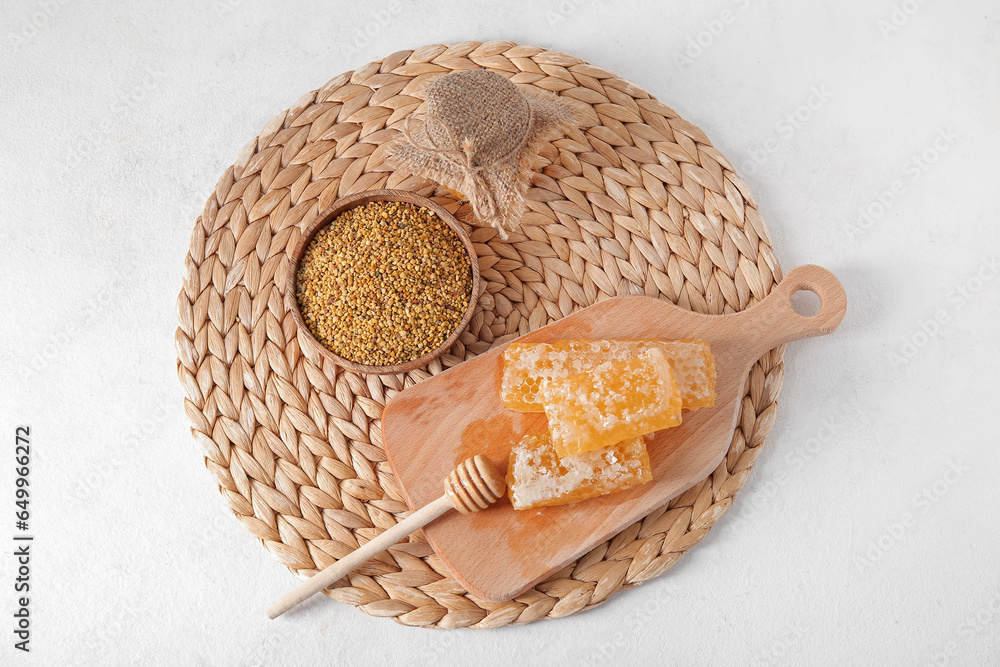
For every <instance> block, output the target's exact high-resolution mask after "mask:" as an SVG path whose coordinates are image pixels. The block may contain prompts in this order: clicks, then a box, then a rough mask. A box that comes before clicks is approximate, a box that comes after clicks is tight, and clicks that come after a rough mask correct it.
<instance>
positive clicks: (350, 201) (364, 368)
mask: <svg viewBox="0 0 1000 667" xmlns="http://www.w3.org/2000/svg"><path fill="white" fill-rule="evenodd" d="M373 201H389V202H409V203H411V204H416V205H417V206H423V207H424V208H426V209H429V210H431V211H433V212H434V213H435V214H436V215H437V216H438V217H439V218H441V219H442V220H444V222H445V223H446V224H447V225H448V226H449V227H451V228H452V229H453V230H454V231H455V233H456V234H458V238H460V239H462V245H464V246H465V252H466V254H467V255H468V257H469V265H470V266H471V267H472V294H471V295H470V296H469V305H468V307H467V308H466V309H465V315H464V316H463V317H462V321H461V322H459V323H458V326H457V327H455V330H454V331H453V332H452V333H451V335H450V336H448V338H447V339H446V340H445V341H444V342H443V343H442V344H441V345H439V346H438V347H437V348H436V349H434V350H432V351H430V352H428V353H427V354H425V355H423V356H422V357H418V358H417V359H413V360H412V361H407V362H406V363H402V364H394V365H392V366H371V365H368V364H359V363H358V362H356V361H351V360H349V359H344V358H343V357H341V356H339V355H337V354H334V353H333V352H331V351H330V349H329V348H328V347H326V346H325V345H323V343H321V342H320V341H319V340H318V339H317V338H316V337H315V336H314V335H313V332H312V330H310V329H309V327H308V325H306V323H305V320H303V319H302V311H301V310H300V309H299V300H298V297H297V296H296V290H295V282H296V277H297V275H298V272H299V262H300V261H302V255H304V254H305V252H306V248H307V247H309V242H310V241H312V239H313V236H315V235H316V232H318V231H319V230H321V229H322V228H323V227H325V226H326V225H328V224H329V223H330V222H332V221H333V220H334V219H336V217H337V216H338V215H340V214H341V213H343V212H344V211H347V210H349V209H352V208H355V207H356V206H362V205H363V204H367V203H369V202H373ZM290 267H291V268H290V270H289V272H288V280H287V282H286V283H285V305H286V306H287V307H288V310H289V311H291V313H292V319H294V320H295V325H296V326H297V327H298V329H299V340H300V341H301V342H303V344H305V345H309V346H310V347H312V348H313V349H314V350H316V351H317V352H318V353H319V354H320V355H322V356H324V357H326V358H327V359H329V360H331V361H333V362H334V363H335V364H337V365H338V366H341V367H343V368H346V369H347V370H351V371H357V372H358V373H376V374H379V375H390V374H393V373H406V372H408V371H412V370H415V369H417V368H423V367H424V366H426V365H427V364H429V363H430V362H432V361H433V360H435V359H437V358H438V357H440V356H441V355H442V354H444V353H445V352H446V351H448V350H449V349H450V348H451V346H452V345H454V344H455V341H456V340H458V336H459V335H460V334H461V333H462V332H463V331H465V328H466V327H467V326H469V321H470V320H471V319H472V313H473V312H474V311H475V309H476V301H477V298H478V295H479V260H478V258H477V256H476V249H475V248H474V247H473V245H472V240H471V239H470V238H469V235H468V234H467V233H466V232H465V230H464V229H463V228H462V225H461V224H459V222H458V220H456V219H455V216H453V215H452V214H451V213H449V212H448V211H446V210H445V209H444V207H442V206H440V205H439V204H436V203H434V202H433V201H431V200H430V199H427V198H426V197H421V196H420V195H417V194H414V193H412V192H407V191H405V190H368V191H366V192H359V193H357V194H353V195H348V196H347V197H343V198H341V199H338V200H337V201H335V202H334V203H333V205H331V206H330V207H329V208H328V209H326V210H325V211H323V212H322V213H320V214H319V215H318V216H316V218H315V219H314V220H312V221H311V222H310V223H309V224H307V225H306V226H305V229H304V230H303V232H302V236H301V237H300V238H299V243H298V245H296V246H295V251H294V252H293V253H292V256H291V263H290Z"/></svg>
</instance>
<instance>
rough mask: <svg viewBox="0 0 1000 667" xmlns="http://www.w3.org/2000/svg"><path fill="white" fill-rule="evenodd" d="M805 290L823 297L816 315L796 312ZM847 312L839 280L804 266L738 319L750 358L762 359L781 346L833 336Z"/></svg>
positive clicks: (812, 265) (808, 265) (820, 297)
mask: <svg viewBox="0 0 1000 667" xmlns="http://www.w3.org/2000/svg"><path fill="white" fill-rule="evenodd" d="M801 290H808V291H810V292H813V293H814V294H815V295H816V296H818V297H819V300H820V308H819V312H818V313H816V314H815V315H811V316H806V315H800V314H798V313H797V312H795V308H794V307H793V306H792V295H793V294H795V293H796V292H799V291H801ZM845 312H847V294H845V293H844V288H843V286H842V285H841V284H840V281H839V280H837V277H836V276H835V275H833V274H832V273H830V272H829V271H827V270H826V269H824V268H823V267H821V266H816V265H814V264H804V265H802V266H796V267H795V268H794V269H792V270H791V271H789V272H788V273H786V274H785V277H784V278H782V279H781V282H780V283H778V285H777V287H775V288H774V289H773V290H771V293H770V294H768V295H767V296H766V297H764V299H763V300H762V301H760V302H759V303H757V304H756V305H754V306H751V307H750V308H748V309H746V310H744V311H741V312H740V313H737V314H736V315H735V316H734V317H735V318H736V320H738V323H737V324H738V326H739V327H740V328H741V330H742V332H743V333H744V334H745V340H746V341H747V349H748V351H749V358H752V359H759V358H760V357H761V356H763V355H764V353H766V352H767V351H768V350H772V349H774V348H776V347H778V346H779V345H783V344H785V343H790V342H791V341H794V340H799V339H801V338H809V337H810V336H823V335H825V334H828V333H831V332H832V331H833V330H834V329H836V328H837V326H838V325H839V324H840V322H841V320H843V319H844V313H845Z"/></svg>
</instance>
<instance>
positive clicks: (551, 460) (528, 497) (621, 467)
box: [507, 433, 653, 510]
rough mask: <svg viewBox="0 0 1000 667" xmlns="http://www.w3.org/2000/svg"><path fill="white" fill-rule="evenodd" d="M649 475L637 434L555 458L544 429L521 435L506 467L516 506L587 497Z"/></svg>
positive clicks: (639, 481)
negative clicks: (602, 445) (600, 447)
mask: <svg viewBox="0 0 1000 667" xmlns="http://www.w3.org/2000/svg"><path fill="white" fill-rule="evenodd" d="M652 478H653V472H652V469H651V467H650V465H649V454H648V453H647V452H646V443H645V441H644V438H643V437H642V436H639V437H637V438H629V439H628V440H623V441H622V442H618V443H615V444H613V445H611V446H609V447H604V448H603V449H596V450H594V451H590V452H584V453H582V454H574V455H572V456H564V457H562V458H559V457H557V456H556V450H555V447H553V446H552V438H551V437H550V435H549V434H548V433H542V434H540V435H526V436H524V438H522V439H521V442H519V443H518V444H517V445H515V446H514V449H513V450H512V451H511V453H510V465H508V466H507V488H508V489H509V493H508V495H509V496H510V502H511V504H512V505H514V509H516V510H526V509H532V508H534V507H547V506H550V505H564V504H566V503H573V502H576V501H578V500H586V499H587V498H593V497H594V496H602V495H604V494H606V493H611V492H612V491H621V490H622V489H627V488H630V487H633V486H636V485H637V484H642V483H643V482H648V481H649V480H651V479H652Z"/></svg>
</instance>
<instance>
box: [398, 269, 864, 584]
mask: <svg viewBox="0 0 1000 667" xmlns="http://www.w3.org/2000/svg"><path fill="white" fill-rule="evenodd" d="M799 290H809V291H812V292H814V293H816V294H817V295H818V296H819V298H820V301H821V307H820V311H819V312H818V313H817V314H815V315H813V316H811V317H805V316H802V315H799V314H798V313H796V312H795V310H794V309H793V307H792V301H791V297H792V294H794V293H795V292H797V291H799ZM846 308H847V297H846V295H845V294H844V290H843V287H841V285H840V282H839V281H838V280H837V279H836V277H834V276H833V274H831V273H830V272H829V271H827V270H826V269H823V268H821V267H818V266H800V267H797V268H795V269H792V270H791V271H789V272H788V274H787V275H786V276H785V278H784V279H783V280H782V281H781V283H780V284H779V285H778V286H777V287H775V289H774V290H773V291H772V292H771V293H770V294H769V295H768V296H767V297H766V298H765V299H764V300H763V301H761V302H760V303H758V304H756V305H755V306H753V307H751V308H749V309H747V310H745V311H742V312H739V313H734V314H730V315H714V316H713V315H700V314H698V313H692V312H690V311H687V310H684V309H682V308H679V307H677V306H675V305H673V304H670V303H667V302H665V301H660V300H658V299H652V298H649V297H638V296H636V297H621V298H615V299H608V300H606V301H602V302H600V303H598V304H595V305H593V306H590V307H588V308H584V309H583V310H580V311H579V312H576V313H574V314H572V315H570V316H568V317H565V318H563V319H561V320H558V321H556V322H553V323H552V324H549V325H548V326H545V327H542V328H541V329H538V330H536V331H533V332H531V333H530V334H527V335H526V336H522V337H521V338H519V339H518V340H519V341H522V342H538V343H542V342H552V341H557V340H565V339H636V338H662V339H681V338H701V339H704V340H706V341H708V342H709V343H710V344H711V346H712V351H713V352H714V354H715V358H716V367H717V371H718V380H717V383H716V392H717V395H718V397H717V400H716V404H715V406H714V407H712V408H702V409H700V410H695V411H692V412H685V413H684V414H683V422H682V423H681V425H680V426H678V427H676V428H672V429H667V430H664V431H659V432H657V433H656V434H654V435H653V436H652V437H651V438H650V439H649V444H648V446H647V448H648V450H649V458H650V462H651V464H652V468H653V480H652V481H651V482H648V483H646V484H642V485H640V486H637V487H634V488H632V489H629V490H627V491H621V492H618V493H612V494H609V495H606V496H602V497H599V498H593V499H590V500H585V501H582V502H578V503H572V504H569V505H561V506H558V507H544V508H539V509H536V510H522V511H516V510H514V508H513V507H511V505H510V502H509V501H508V500H507V499H506V498H503V499H501V500H500V501H499V502H497V503H496V504H495V505H493V506H492V507H489V508H487V509H485V510H483V511H481V512H478V513H476V514H471V515H462V514H459V513H457V512H450V513H448V514H446V515H445V516H443V517H441V518H440V519H438V520H436V521H435V522H433V523H432V524H430V525H428V526H427V527H426V528H424V532H425V534H426V536H427V540H428V542H430V544H431V546H432V547H433V548H434V550H435V552H437V554H438V556H440V558H441V559H442V560H443V561H444V563H445V564H446V565H447V566H448V568H449V569H450V570H451V572H452V574H453V575H454V576H455V579H456V580H458V582H459V583H461V584H462V585H463V586H464V587H465V588H466V589H467V590H468V591H469V592H470V593H472V594H474V595H477V596H479V597H481V598H483V599H485V600H489V601H497V602H498V601H502V600H509V599H511V598H513V597H516V596H517V594H519V593H521V592H522V591H524V590H525V589H527V588H530V587H531V586H533V585H534V584H536V583H538V582H539V581H542V580H543V579H545V577H546V576H547V575H548V574H549V573H551V572H553V571H555V570H557V569H559V568H560V567H562V566H564V565H565V564H567V563H569V562H571V561H573V560H574V559H576V558H578V557H579V556H581V555H583V554H584V553H586V552H587V551H589V550H590V549H592V548H594V547H595V546H596V545H598V544H600V543H601V542H603V541H604V540H606V539H608V538H609V537H611V536H612V535H614V534H615V533H617V532H619V531H621V530H622V529H623V528H625V527H626V526H628V525H629V524H631V523H633V522H635V521H637V520H639V519H641V518H642V517H643V516H645V515H646V514H648V513H649V512H651V511H652V510H653V509H655V508H657V507H659V506H661V505H663V504H664V503H666V502H667V501H668V500H670V499H671V498H673V497H675V496H677V495H679V494H681V493H683V492H684V491H685V490H686V489H688V488H690V487H691V486H692V485H694V484H695V483H696V482H698V481H699V480H701V479H704V478H705V477H706V476H707V475H708V474H710V473H711V472H712V471H713V470H714V469H715V468H716V467H717V466H718V465H719V463H720V462H721V461H722V458H723V457H724V456H725V454H726V451H727V450H728V448H729V444H730V441H731V439H732V434H733V430H734V428H735V426H736V419H737V417H738V415H739V408H740V404H741V401H742V398H743V396H744V394H745V390H746V382H747V380H748V376H749V372H750V368H751V366H752V365H753V364H754V362H756V361H757V359H759V358H760V357H761V356H762V355H763V354H765V353H766V352H767V351H768V350H771V349H773V348H775V347H777V346H778V345H781V344H783V343H788V342H791V341H794V340H798V339H800V338H806V337H809V336H818V335H823V334H828V333H830V332H832V331H833V330H834V329H836V328H837V325H839V324H840V321H841V320H842V319H843V317H844V312H845V311H846ZM505 347H506V346H500V347H498V348H495V349H493V350H490V351H489V352H487V353H485V354H482V355H480V356H478V357H476V358H474V359H470V360H469V361H466V362H464V363H462V364H460V365H459V366H456V367H455V368H452V369H450V370H448V371H446V372H444V373H441V374H440V375H436V376H434V377H433V378H430V379H429V380H427V381H425V382H422V383H420V384H418V385H416V386H414V387H411V388H409V389H407V390H405V391H403V392H401V393H399V394H398V395H397V396H396V397H395V398H393V399H392V400H391V401H390V402H389V403H388V405H386V407H385V411H384V412H383V415H382V436H383V443H384V446H385V451H386V455H387V457H388V459H389V464H390V465H391V467H392V470H393V472H394V473H395V475H396V480H397V481H398V483H399V485H400V488H401V490H402V493H403V497H404V498H405V500H406V503H407V505H408V506H409V507H410V509H416V508H419V507H422V506H423V505H426V504H427V503H429V502H431V501H433V500H435V499H436V498H438V497H439V496H440V495H441V493H442V487H441V480H443V479H444V478H446V477H447V476H448V474H449V473H450V472H451V471H452V470H453V469H454V468H455V466H456V465H457V464H458V463H460V462H461V461H462V460H464V459H467V458H469V457H470V456H473V455H475V454H484V455H485V456H487V457H489V458H490V459H491V460H492V462H493V463H494V464H495V465H496V466H497V468H498V469H500V470H501V471H505V470H506V467H507V459H508V456H509V454H510V450H511V447H512V445H514V444H515V443H516V442H517V441H518V440H520V439H521V437H522V436H524V435H525V434H528V433H541V432H543V431H545V429H546V420H545V415H544V414H540V413H533V414H527V413H520V412H514V411H511V410H508V409H507V408H506V407H504V405H503V404H502V403H501V402H500V377H501V372H502V368H503V351H504V348H505Z"/></svg>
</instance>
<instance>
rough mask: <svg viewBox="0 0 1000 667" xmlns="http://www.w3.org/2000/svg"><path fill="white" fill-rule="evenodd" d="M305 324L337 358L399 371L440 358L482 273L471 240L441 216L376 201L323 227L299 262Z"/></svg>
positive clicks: (299, 292)
mask: <svg viewBox="0 0 1000 667" xmlns="http://www.w3.org/2000/svg"><path fill="white" fill-rule="evenodd" d="M295 293H296V297H297V299H298V302H299V309H300V310H301V311H302V318H303V320H304V321H305V323H306V326H308V327H309V329H310V330H311V331H312V333H313V335H314V336H315V337H316V338H317V340H319V341H320V342H321V343H322V344H323V345H325V346H326V347H327V348H328V349H329V350H330V351H332V352H333V353H334V354H337V355H339V356H340V357H343V358H344V359H347V360H350V361H354V362H357V363H361V364H367V365H371V366H392V365H396V364H402V363H406V362H408V361H412V360H414V359H417V358H419V357H422V356H423V355H425V354H427V353H429V352H431V351H433V350H434V349H436V348H437V347H438V346H440V345H441V344H442V343H444V341H445V340H447V339H448V337H449V336H450V335H451V334H452V332H454V330H455V328H456V327H457V326H458V325H459V323H460V322H461V321H462V318H463V316H464V315H465V311H466V309H467V308H468V305H469V300H470V298H471V296H472V267H471V265H470V263H469V256H468V254H467V252H466V249H465V246H464V244H463V243H462V239H461V238H459V236H458V234H457V233H456V232H455V231H454V230H453V229H452V228H451V227H449V226H448V224H447V223H446V222H445V221H444V220H442V219H441V218H440V217H438V216H437V215H436V214H435V213H433V212H432V211H430V210H428V209H426V208H424V207H421V206H417V205H415V204H410V203H408V202H388V201H375V202H370V203H367V204H363V205H361V206H357V207H355V208H352V209H349V210H347V211H345V212H343V213H341V214H340V215H339V216H337V218H335V219H334V220H333V221H332V222H330V224H328V225H326V226H325V227H323V228H322V229H320V230H319V231H318V232H317V233H316V235H315V236H314V237H313V238H312V240H311V241H310V243H309V245H308V247H307V248H306V251H305V253H304V254H303V255H302V259H301V261H300V262H299V268H298V272H297V274H296V281H295Z"/></svg>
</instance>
